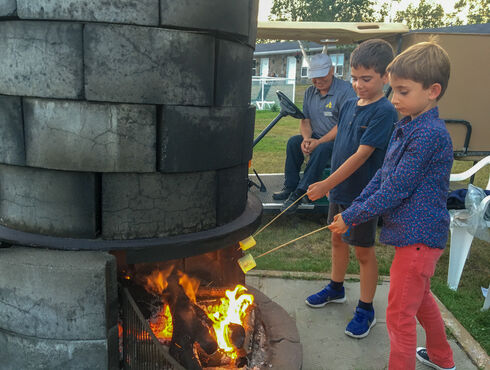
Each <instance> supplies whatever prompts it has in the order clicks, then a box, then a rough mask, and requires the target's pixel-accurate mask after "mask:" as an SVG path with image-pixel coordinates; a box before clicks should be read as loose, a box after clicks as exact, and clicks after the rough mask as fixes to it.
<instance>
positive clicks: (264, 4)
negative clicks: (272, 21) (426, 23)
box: [259, 0, 456, 21]
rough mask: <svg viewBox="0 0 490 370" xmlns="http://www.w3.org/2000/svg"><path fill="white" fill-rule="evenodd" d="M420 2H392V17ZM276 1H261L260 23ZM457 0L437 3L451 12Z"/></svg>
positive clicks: (388, 0) (404, 0)
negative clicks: (398, 11) (397, 12)
mask: <svg viewBox="0 0 490 370" xmlns="http://www.w3.org/2000/svg"><path fill="white" fill-rule="evenodd" d="M418 1H419V0H401V1H400V3H397V2H392V15H393V16H394V14H395V13H396V11H397V10H403V9H406V7H407V6H408V5H409V4H414V3H415V4H417V3H418ZM273 2H274V0H259V21H266V20H267V17H268V16H269V13H270V10H271V7H272V4H273ZM375 2H376V3H378V4H380V5H381V4H383V3H387V2H391V1H390V0H381V1H380V0H378V1H376V0H375ZM455 2H456V0H443V1H437V3H439V4H441V5H442V7H443V8H444V11H445V12H446V13H447V12H450V11H452V10H453V9H454V3H455Z"/></svg>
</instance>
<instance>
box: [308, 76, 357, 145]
mask: <svg viewBox="0 0 490 370" xmlns="http://www.w3.org/2000/svg"><path fill="white" fill-rule="evenodd" d="M355 97H356V93H355V92H354V89H352V85H351V84H350V83H349V82H347V81H344V80H340V79H338V78H336V77H334V78H333V81H332V85H331V86H330V88H329V90H328V92H327V94H326V95H323V96H322V95H321V94H320V91H319V90H318V89H317V88H316V87H315V86H310V87H308V88H307V89H306V91H305V98H304V101H303V113H304V115H305V117H306V118H308V119H310V120H311V128H312V130H313V135H312V136H313V137H314V138H317V139H318V138H321V137H322V136H323V135H325V134H327V133H328V132H329V131H330V130H331V129H332V128H333V127H334V126H335V125H336V124H337V123H338V122H339V112H340V109H341V108H342V106H343V105H344V103H345V102H346V101H347V100H349V99H352V98H355Z"/></svg>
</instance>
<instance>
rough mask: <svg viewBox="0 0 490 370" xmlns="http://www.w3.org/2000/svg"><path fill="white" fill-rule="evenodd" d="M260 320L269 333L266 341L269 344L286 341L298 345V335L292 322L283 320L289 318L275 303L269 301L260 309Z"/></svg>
mask: <svg viewBox="0 0 490 370" xmlns="http://www.w3.org/2000/svg"><path fill="white" fill-rule="evenodd" d="M261 313H262V318H263V320H264V323H265V325H266V330H267V332H268V333H269V336H268V339H269V341H271V342H280V341H283V340H287V341H289V342H294V343H299V341H300V340H299V334H298V329H297V328H296V324H295V322H294V321H293V320H287V321H286V320H284V317H287V316H289V315H288V313H287V312H286V311H285V310H284V308H282V307H281V306H279V305H278V304H277V303H275V302H273V301H271V302H268V303H265V304H264V305H263V306H262V307H261Z"/></svg>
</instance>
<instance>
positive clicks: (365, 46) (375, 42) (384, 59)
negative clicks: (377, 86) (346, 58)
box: [350, 39, 394, 76]
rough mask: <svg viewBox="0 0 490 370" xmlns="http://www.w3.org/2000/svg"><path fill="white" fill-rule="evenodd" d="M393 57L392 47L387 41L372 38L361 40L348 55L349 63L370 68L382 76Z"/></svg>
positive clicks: (352, 65) (355, 66)
mask: <svg viewBox="0 0 490 370" xmlns="http://www.w3.org/2000/svg"><path fill="white" fill-rule="evenodd" d="M393 57H394V54H393V48H392V47H391V45H390V44H389V43H388V42H386V41H385V40H381V39H372V40H367V41H364V42H362V43H361V44H359V45H358V46H357V48H355V49H354V51H353V52H352V54H351V56H350V65H351V67H354V68H359V67H364V68H366V69H368V68H372V69H374V71H375V72H376V73H379V74H380V75H381V76H383V75H384V74H385V73H386V67H387V66H388V64H390V62H391V61H392V60H393Z"/></svg>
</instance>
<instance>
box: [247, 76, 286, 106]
mask: <svg viewBox="0 0 490 370" xmlns="http://www.w3.org/2000/svg"><path fill="white" fill-rule="evenodd" d="M295 88H296V81H295V79H294V78H284V77H258V76H254V77H252V94H251V96H252V104H254V105H255V106H257V109H258V110H263V109H272V107H273V106H274V105H277V107H279V99H278V97H277V94H276V91H277V90H281V91H282V92H283V93H284V94H285V95H286V96H287V97H288V98H289V99H291V101H292V102H294V97H295V96H294V91H295Z"/></svg>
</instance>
